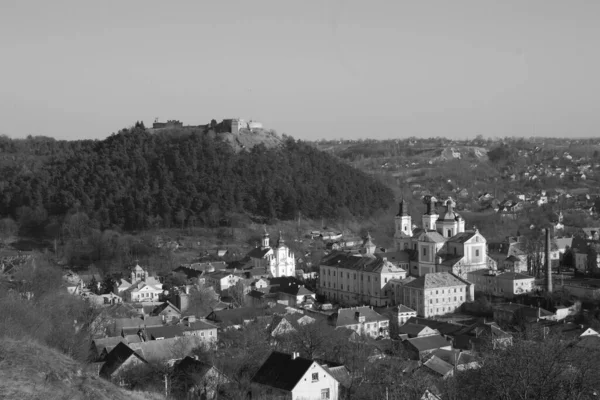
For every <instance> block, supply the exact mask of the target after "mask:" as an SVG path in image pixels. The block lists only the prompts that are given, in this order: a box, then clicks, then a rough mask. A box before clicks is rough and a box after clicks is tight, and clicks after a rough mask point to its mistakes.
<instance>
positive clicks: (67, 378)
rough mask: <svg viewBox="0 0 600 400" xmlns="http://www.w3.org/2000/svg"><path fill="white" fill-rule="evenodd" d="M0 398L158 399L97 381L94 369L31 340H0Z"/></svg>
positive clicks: (98, 378)
mask: <svg viewBox="0 0 600 400" xmlns="http://www.w3.org/2000/svg"><path fill="white" fill-rule="evenodd" d="M0 398H2V399H23V400H34V399H35V400H37V399H43V400H59V399H61V400H62V399H69V400H79V399H81V400H84V399H91V400H96V399H97V400H112V399H116V400H121V399H122V400H125V399H127V400H129V399H131V400H143V399H148V400H159V399H164V397H163V396H161V395H159V394H156V393H148V392H132V391H127V390H124V389H121V388H120V387H118V386H116V385H114V384H112V383H110V382H108V381H106V380H104V379H102V378H100V377H98V376H97V374H96V373H95V372H94V368H86V366H85V365H83V364H81V363H79V362H77V361H74V360H73V359H71V358H69V357H67V356H65V355H64V354H62V353H60V352H58V351H56V350H53V349H51V348H49V347H46V346H43V345H41V344H39V343H37V342H35V341H32V340H28V339H23V340H14V339H9V338H0Z"/></svg>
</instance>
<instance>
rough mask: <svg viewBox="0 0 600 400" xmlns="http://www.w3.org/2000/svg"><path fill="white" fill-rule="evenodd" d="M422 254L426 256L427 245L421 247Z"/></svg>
mask: <svg viewBox="0 0 600 400" xmlns="http://www.w3.org/2000/svg"><path fill="white" fill-rule="evenodd" d="M423 255H424V256H426V255H427V247H423Z"/></svg>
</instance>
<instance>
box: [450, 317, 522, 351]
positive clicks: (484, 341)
mask: <svg viewBox="0 0 600 400" xmlns="http://www.w3.org/2000/svg"><path fill="white" fill-rule="evenodd" d="M453 338H454V340H453V343H454V347H456V348H459V349H464V350H477V351H480V350H481V349H482V348H485V347H489V348H493V349H496V348H504V347H507V346H510V345H512V335H511V334H509V333H507V332H505V331H503V330H502V329H501V328H500V327H499V326H498V324H496V323H495V322H476V323H474V324H471V325H469V326H467V327H465V328H463V329H461V330H460V331H458V332H455V333H454V334H453Z"/></svg>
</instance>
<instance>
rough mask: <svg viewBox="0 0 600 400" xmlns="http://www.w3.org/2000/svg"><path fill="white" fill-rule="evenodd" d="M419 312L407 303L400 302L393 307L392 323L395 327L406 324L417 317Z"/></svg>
mask: <svg viewBox="0 0 600 400" xmlns="http://www.w3.org/2000/svg"><path fill="white" fill-rule="evenodd" d="M416 316H417V312H416V311H415V310H413V309H412V308H408V307H406V306H405V305H402V304H400V305H399V306H397V307H394V308H393V309H392V319H391V323H392V325H393V326H394V328H397V327H400V326H402V325H404V324H405V323H406V322H407V321H408V320H409V319H410V318H412V317H416Z"/></svg>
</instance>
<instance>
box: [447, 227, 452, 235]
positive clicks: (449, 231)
mask: <svg viewBox="0 0 600 400" xmlns="http://www.w3.org/2000/svg"><path fill="white" fill-rule="evenodd" d="M450 236H452V229H448V237H450Z"/></svg>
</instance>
